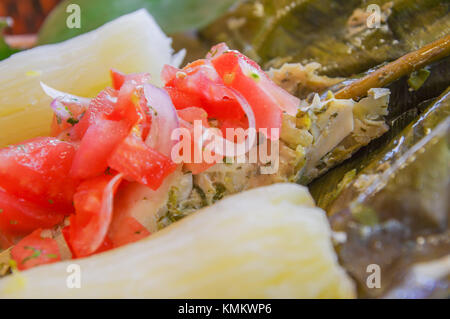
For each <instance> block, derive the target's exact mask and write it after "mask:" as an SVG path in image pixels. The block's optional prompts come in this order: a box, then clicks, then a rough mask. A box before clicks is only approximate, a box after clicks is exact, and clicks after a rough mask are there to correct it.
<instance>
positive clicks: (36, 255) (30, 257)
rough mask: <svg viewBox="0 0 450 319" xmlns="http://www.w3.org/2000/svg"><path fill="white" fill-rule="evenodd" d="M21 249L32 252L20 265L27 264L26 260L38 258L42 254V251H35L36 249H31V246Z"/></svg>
mask: <svg viewBox="0 0 450 319" xmlns="http://www.w3.org/2000/svg"><path fill="white" fill-rule="evenodd" d="M23 248H24V249H29V250H32V251H33V253H32V254H31V255H30V256H28V257H26V258H24V259H23V260H22V262H21V264H24V263H26V262H27V261H28V260H30V259H33V258H39V257H40V256H41V254H42V250H40V249H37V248H34V247H31V246H25V247H23Z"/></svg>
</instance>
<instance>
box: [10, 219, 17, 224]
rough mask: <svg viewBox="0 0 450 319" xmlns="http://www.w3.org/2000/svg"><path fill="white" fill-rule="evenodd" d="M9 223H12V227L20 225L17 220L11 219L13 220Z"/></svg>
mask: <svg viewBox="0 0 450 319" xmlns="http://www.w3.org/2000/svg"><path fill="white" fill-rule="evenodd" d="M9 223H10V224H11V225H17V224H18V222H17V220H13V219H11V220H10V221H9Z"/></svg>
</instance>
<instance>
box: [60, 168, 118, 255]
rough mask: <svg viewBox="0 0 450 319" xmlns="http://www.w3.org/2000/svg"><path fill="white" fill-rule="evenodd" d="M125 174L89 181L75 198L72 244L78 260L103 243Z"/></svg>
mask: <svg viewBox="0 0 450 319" xmlns="http://www.w3.org/2000/svg"><path fill="white" fill-rule="evenodd" d="M121 181H122V175H121V174H117V175H115V176H112V175H102V176H98V177H95V178H92V179H89V180H86V181H85V182H83V183H82V184H80V186H79V187H78V189H77V193H76V194H75V196H74V204H75V210H76V213H75V215H72V216H71V217H70V228H69V230H70V234H69V236H68V237H69V242H70V247H71V249H72V253H73V255H74V256H75V257H77V258H79V257H86V256H89V255H92V254H93V253H95V252H96V251H97V250H98V249H99V248H100V247H101V246H102V244H103V243H104V241H105V238H106V234H107V232H108V228H109V225H110V224H111V219H112V213H113V198H114V194H115V192H116V190H117V188H118V187H119V184H120V183H121Z"/></svg>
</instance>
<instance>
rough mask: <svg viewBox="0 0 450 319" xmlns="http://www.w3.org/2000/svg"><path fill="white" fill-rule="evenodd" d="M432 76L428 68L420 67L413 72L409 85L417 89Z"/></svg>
mask: <svg viewBox="0 0 450 319" xmlns="http://www.w3.org/2000/svg"><path fill="white" fill-rule="evenodd" d="M429 76H430V71H429V70H427V69H420V70H417V71H414V72H413V73H411V75H410V76H409V79H408V85H409V87H410V88H412V89H413V90H414V91H417V90H418V89H420V88H421V87H422V85H423V84H424V83H425V81H426V80H427V79H428V77H429Z"/></svg>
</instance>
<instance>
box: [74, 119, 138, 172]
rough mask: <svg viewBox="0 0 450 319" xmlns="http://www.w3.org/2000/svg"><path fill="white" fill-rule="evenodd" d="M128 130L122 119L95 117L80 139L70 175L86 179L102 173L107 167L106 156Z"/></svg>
mask: <svg viewBox="0 0 450 319" xmlns="http://www.w3.org/2000/svg"><path fill="white" fill-rule="evenodd" d="M128 131H129V125H128V124H127V123H125V122H123V121H111V120H106V119H97V120H96V123H94V124H93V125H91V126H90V127H89V128H88V129H87V131H86V133H85V134H84V136H83V139H82V140H81V144H80V147H79V149H78V151H77V153H76V155H75V158H74V160H73V164H72V167H71V170H70V176H72V177H73V178H78V179H88V178H91V177H95V176H98V175H100V174H102V173H103V172H104V171H105V170H106V169H107V167H108V158H109V157H110V155H111V154H112V152H113V151H114V149H115V148H116V147H117V145H118V144H119V143H120V142H121V141H122V140H123V139H124V138H125V137H126V136H127V135H128Z"/></svg>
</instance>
